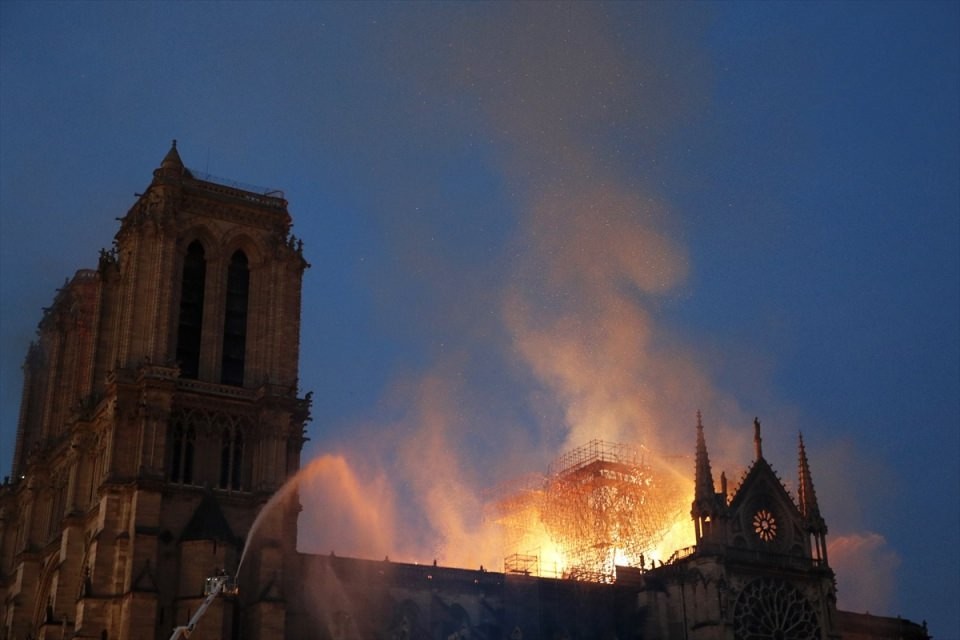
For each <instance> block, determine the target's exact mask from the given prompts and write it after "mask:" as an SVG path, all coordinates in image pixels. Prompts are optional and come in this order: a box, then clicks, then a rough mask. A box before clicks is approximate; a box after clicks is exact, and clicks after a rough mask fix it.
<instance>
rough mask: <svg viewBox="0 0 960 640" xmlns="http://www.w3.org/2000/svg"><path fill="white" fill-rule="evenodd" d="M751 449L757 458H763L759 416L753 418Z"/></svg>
mask: <svg viewBox="0 0 960 640" xmlns="http://www.w3.org/2000/svg"><path fill="white" fill-rule="evenodd" d="M753 450H754V455H755V457H756V459H757V460H763V439H762V438H761V437H760V418H754V419H753Z"/></svg>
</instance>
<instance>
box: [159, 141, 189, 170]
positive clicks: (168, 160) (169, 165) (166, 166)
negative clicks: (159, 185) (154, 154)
mask: <svg viewBox="0 0 960 640" xmlns="http://www.w3.org/2000/svg"><path fill="white" fill-rule="evenodd" d="M153 175H154V177H157V178H159V177H169V178H179V177H181V176H187V177H190V172H189V171H187V168H186V167H185V166H184V165H183V160H181V159H180V153H179V152H178V151H177V141H176V140H174V141H173V142H172V143H171V145H170V151H167V155H165V156H163V160H161V161H160V167H159V168H157V169H155V170H154V172H153Z"/></svg>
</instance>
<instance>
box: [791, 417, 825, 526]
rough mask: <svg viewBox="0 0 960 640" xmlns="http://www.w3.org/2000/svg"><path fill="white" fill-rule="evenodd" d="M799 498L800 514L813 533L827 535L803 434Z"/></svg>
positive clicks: (799, 464)
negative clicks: (819, 532)
mask: <svg viewBox="0 0 960 640" xmlns="http://www.w3.org/2000/svg"><path fill="white" fill-rule="evenodd" d="M797 486H798V489H797V498H798V501H799V502H800V504H799V505H798V506H799V507H800V513H801V514H803V517H804V518H805V519H806V521H807V524H808V525H809V526H810V527H811V530H813V531H821V530H822V531H823V532H824V533H826V528H827V526H826V524H825V523H824V521H823V517H821V515H820V506H819V505H818V504H817V492H816V491H814V489H813V477H812V476H811V475H810V464H809V462H807V450H806V448H805V447H804V446H803V434H802V433H801V434H800V446H799V463H798V482H797Z"/></svg>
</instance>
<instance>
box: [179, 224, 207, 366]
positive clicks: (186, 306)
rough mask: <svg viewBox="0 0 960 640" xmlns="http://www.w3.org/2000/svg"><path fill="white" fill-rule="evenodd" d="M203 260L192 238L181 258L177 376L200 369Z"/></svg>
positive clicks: (204, 263) (200, 248)
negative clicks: (181, 278)
mask: <svg viewBox="0 0 960 640" xmlns="http://www.w3.org/2000/svg"><path fill="white" fill-rule="evenodd" d="M206 276H207V261H206V259H205V258H204V253H203V246H202V245H201V244H200V243H199V242H197V241H194V242H192V243H190V246H189V247H187V255H186V256H185V257H184V259H183V280H182V283H181V285H180V321H179V324H178V326H177V361H178V362H179V363H180V376H181V377H183V378H193V379H196V377H197V375H199V373H200V334H201V330H202V328H203V288H204V281H205V280H206Z"/></svg>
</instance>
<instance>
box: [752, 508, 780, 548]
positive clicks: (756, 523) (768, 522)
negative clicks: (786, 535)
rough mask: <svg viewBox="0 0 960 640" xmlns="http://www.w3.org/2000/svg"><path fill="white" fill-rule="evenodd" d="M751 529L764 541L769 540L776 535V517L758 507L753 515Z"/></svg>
mask: <svg viewBox="0 0 960 640" xmlns="http://www.w3.org/2000/svg"><path fill="white" fill-rule="evenodd" d="M753 530H754V531H755V532H756V534H757V536H758V537H759V538H760V539H761V540H763V541H764V542H771V541H772V540H773V539H774V538H776V537H777V519H776V518H774V517H773V514H772V513H770V512H769V511H767V510H766V509H760V511H757V512H756V513H755V514H754V516H753Z"/></svg>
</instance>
